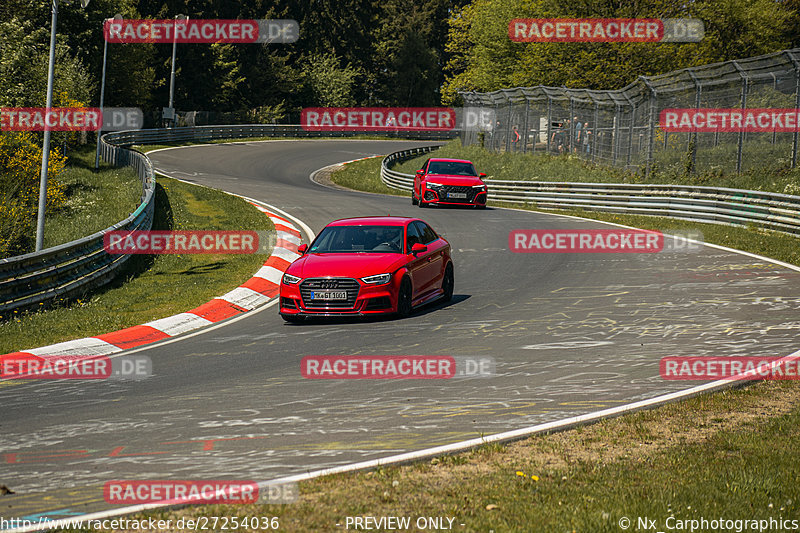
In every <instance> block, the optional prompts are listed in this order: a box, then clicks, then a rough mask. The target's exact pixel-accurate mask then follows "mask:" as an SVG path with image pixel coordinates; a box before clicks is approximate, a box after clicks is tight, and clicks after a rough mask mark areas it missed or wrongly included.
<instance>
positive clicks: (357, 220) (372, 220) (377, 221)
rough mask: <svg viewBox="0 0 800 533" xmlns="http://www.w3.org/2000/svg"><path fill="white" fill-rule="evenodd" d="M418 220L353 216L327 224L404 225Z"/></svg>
mask: <svg viewBox="0 0 800 533" xmlns="http://www.w3.org/2000/svg"><path fill="white" fill-rule="evenodd" d="M414 220H419V219H418V218H411V217H393V216H385V217H380V216H379V217H375V216H373V217H353V218H342V219H339V220H334V221H333V222H331V223H330V224H328V226H405V225H406V224H408V223H409V222H411V221H414Z"/></svg>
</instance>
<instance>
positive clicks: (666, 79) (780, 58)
mask: <svg viewBox="0 0 800 533" xmlns="http://www.w3.org/2000/svg"><path fill="white" fill-rule="evenodd" d="M460 94H461V96H462V97H463V99H464V106H465V107H466V108H476V109H480V110H482V111H484V116H491V117H492V118H491V119H490V120H489V121H486V122H484V123H482V124H481V125H480V126H479V127H475V128H470V129H468V130H465V131H464V132H463V137H462V140H463V142H464V144H465V145H471V144H482V145H483V146H484V147H485V148H487V149H489V150H491V151H498V152H499V151H505V152H518V153H534V154H535V153H549V154H564V153H569V154H574V155H577V156H579V157H581V158H584V159H586V160H589V161H592V162H596V163H603V164H608V165H613V166H618V167H624V168H627V169H631V170H642V171H644V172H647V173H649V172H650V171H651V170H654V169H658V170H662V171H666V170H669V169H676V170H679V171H681V172H687V171H689V172H695V171H705V170H714V169H719V170H720V171H725V172H742V171H747V170H748V169H751V168H754V167H758V166H762V165H764V164H765V162H767V161H768V162H770V163H775V164H778V165H780V166H785V167H792V168H794V167H795V166H796V165H797V150H798V133H797V131H793V132H778V131H772V132H753V131H748V132H744V131H743V132H722V131H715V132H697V131H694V132H686V133H676V132H667V131H664V130H663V129H662V128H660V127H659V114H660V112H661V111H662V110H664V109H671V108H681V109H762V108H781V109H789V108H791V109H800V48H796V49H792V50H784V51H781V52H776V53H772V54H767V55H763V56H758V57H752V58H748V59H741V60H736V61H726V62H724V63H715V64H711V65H704V66H700V67H693V68H687V69H683V70H678V71H675V72H670V73H667V74H662V75H659V76H640V77H639V78H638V79H637V80H636V81H635V82H633V83H631V84H630V85H628V86H626V87H624V88H622V89H619V90H614V91H596V90H589V89H568V88H565V87H544V86H538V87H517V88H513V89H502V90H499V91H494V92H488V93H479V92H472V91H470V92H461V93H460ZM487 110H488V111H490V112H489V113H488V114H487V113H485V111H487Z"/></svg>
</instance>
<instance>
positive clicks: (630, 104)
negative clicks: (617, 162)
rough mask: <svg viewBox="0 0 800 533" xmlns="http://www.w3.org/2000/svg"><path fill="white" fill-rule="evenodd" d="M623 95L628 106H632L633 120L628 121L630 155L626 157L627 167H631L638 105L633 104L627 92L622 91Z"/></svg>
mask: <svg viewBox="0 0 800 533" xmlns="http://www.w3.org/2000/svg"><path fill="white" fill-rule="evenodd" d="M622 96H624V97H625V100H626V101H627V102H628V106H630V108H631V121H630V122H629V123H628V155H627V157H626V159H625V167H629V166H630V165H631V152H632V151H633V124H634V123H635V122H636V106H635V105H633V102H632V101H631V99H630V98H629V97H628V95H627V94H625V93H622Z"/></svg>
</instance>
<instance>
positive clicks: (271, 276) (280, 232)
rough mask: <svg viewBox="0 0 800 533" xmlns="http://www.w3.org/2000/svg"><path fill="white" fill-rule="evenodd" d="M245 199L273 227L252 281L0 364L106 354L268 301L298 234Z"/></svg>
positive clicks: (291, 225)
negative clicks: (268, 249) (184, 307)
mask: <svg viewBox="0 0 800 533" xmlns="http://www.w3.org/2000/svg"><path fill="white" fill-rule="evenodd" d="M245 200H246V201H247V202H248V203H250V204H251V205H253V206H254V207H255V208H256V209H258V210H259V211H261V212H262V213H264V214H265V215H266V216H268V217H269V219H270V220H271V221H272V223H273V225H274V226H275V231H276V234H277V235H276V237H277V240H276V243H275V246H274V248H273V250H272V255H270V257H269V258H268V259H267V261H266V262H265V263H264V264H263V265H262V266H261V268H260V269H259V270H258V271H257V272H256V273H255V274H254V275H253V277H251V278H250V279H249V280H247V281H246V282H245V283H243V284H242V285H240V286H238V287H236V288H235V289H233V290H232V291H229V292H227V293H225V294H223V295H222V296H218V297H216V298H213V299H212V300H210V301H208V302H206V303H204V304H203V305H201V306H199V307H196V308H194V309H191V310H189V311H186V312H184V313H178V314H177V315H173V316H169V317H166V318H160V319H158V320H153V321H151V322H146V323H144V324H139V325H136V326H132V327H129V328H125V329H121V330H118V331H113V332H110V333H103V334H101V335H96V336H93V337H86V338H83V339H75V340H70V341H65V342H60V343H57V344H51V345H49V346H42V347H40V348H33V349H29V350H23V351H19V352H12V353H8V354H3V355H0V360H2V359H6V358H10V357H19V356H27V355H33V356H38V357H70V356H94V355H97V356H101V355H111V354H114V353H117V352H121V351H123V350H127V349H131V348H137V347H140V346H144V345H147V344H152V343H155V342H159V341H162V340H164V339H169V338H171V337H175V336H178V335H182V334H184V333H187V332H190V331H194V330H197V329H200V328H203V327H206V326H209V325H211V324H214V323H217V322H221V321H223V320H227V319H229V318H233V317H236V316H238V315H242V314H245V313H248V312H250V311H253V310H255V309H256V308H260V307H262V306H263V305H265V304H267V303H269V302H270V301H272V300H274V299H275V298H276V297H277V296H278V293H279V290H280V282H281V276H282V275H283V271H284V270H286V268H287V267H288V266H289V264H290V263H291V262H292V261H294V260H295V259H297V258H298V257H300V254H298V253H297V247H298V246H299V245H300V243H301V240H302V235H301V232H300V230H299V229H298V228H297V227H296V226H295V225H294V223H293V222H292V221H290V220H289V219H288V218H286V217H284V216H282V215H279V214H276V213H273V212H272V211H271V210H270V209H267V208H265V207H263V206H261V205H259V204H258V203H256V202H255V201H253V200H252V199H249V198H245Z"/></svg>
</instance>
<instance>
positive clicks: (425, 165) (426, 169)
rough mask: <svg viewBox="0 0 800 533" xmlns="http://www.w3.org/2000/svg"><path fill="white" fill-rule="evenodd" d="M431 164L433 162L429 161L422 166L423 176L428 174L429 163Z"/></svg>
mask: <svg viewBox="0 0 800 533" xmlns="http://www.w3.org/2000/svg"><path fill="white" fill-rule="evenodd" d="M430 162H431V160H430V159H428V160H427V161H425V164H424V165H422V173H423V174H426V173H427V172H428V163H430Z"/></svg>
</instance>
